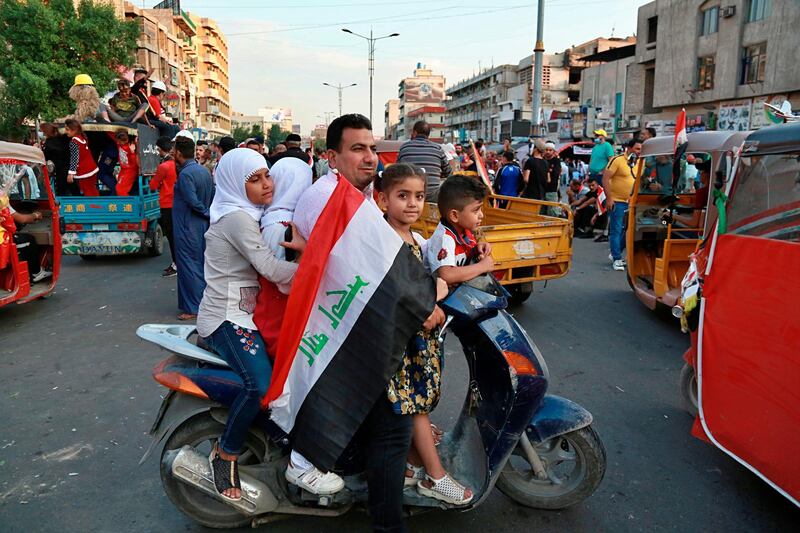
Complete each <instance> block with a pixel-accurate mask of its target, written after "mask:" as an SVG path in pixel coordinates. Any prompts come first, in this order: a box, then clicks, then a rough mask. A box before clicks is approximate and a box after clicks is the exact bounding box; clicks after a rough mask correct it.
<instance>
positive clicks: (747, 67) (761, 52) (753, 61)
mask: <svg viewBox="0 0 800 533" xmlns="http://www.w3.org/2000/svg"><path fill="white" fill-rule="evenodd" d="M743 52H744V53H743V54H742V81H741V84H742V85H745V84H748V83H758V82H762V81H764V68H765V67H766V65H767V43H759V44H754V45H751V46H746V47H745V48H744V50H743Z"/></svg>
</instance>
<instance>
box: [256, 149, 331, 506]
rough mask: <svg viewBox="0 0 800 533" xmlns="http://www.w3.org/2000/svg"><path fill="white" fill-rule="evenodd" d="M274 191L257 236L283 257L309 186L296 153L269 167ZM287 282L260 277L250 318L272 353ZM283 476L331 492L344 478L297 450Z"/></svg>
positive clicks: (304, 166)
mask: <svg viewBox="0 0 800 533" xmlns="http://www.w3.org/2000/svg"><path fill="white" fill-rule="evenodd" d="M270 175H271V176H272V180H273V183H274V184H275V194H274V196H273V198H272V203H271V204H270V206H269V208H268V209H267V211H266V212H265V213H264V216H263V217H261V236H262V238H263V240H264V242H265V243H266V244H267V246H268V247H269V248H270V249H271V250H272V251H273V252H275V255H276V256H277V257H279V258H281V259H285V258H286V249H285V248H283V247H282V246H281V244H280V243H281V242H283V241H284V240H285V238H286V230H287V228H289V227H291V226H290V225H289V223H290V222H291V220H292V215H293V214H294V208H295V206H296V205H297V201H298V200H299V199H300V195H301V194H303V192H304V191H305V190H306V189H308V188H309V187H311V181H312V171H311V167H310V166H309V165H308V163H306V162H305V161H303V160H301V159H298V158H296V157H284V158H283V159H280V160H279V161H278V162H277V163H275V164H274V165H273V166H272V168H271V169H270ZM289 289H290V286H289V285H288V284H282V283H274V282H272V281H271V280H268V279H264V278H262V279H261V291H260V292H259V293H258V305H257V306H256V311H255V314H254V322H255V323H256V325H257V326H258V329H259V331H260V332H261V334H262V336H263V338H264V340H265V341H266V343H267V351H268V353H269V354H270V355H272V356H274V355H275V349H276V345H277V342H278V334H279V333H280V330H281V324H282V323H283V313H284V311H285V309H286V301H287V296H286V295H287V294H288V293H289ZM286 479H287V480H288V481H289V482H290V483H294V484H295V485H298V486H300V487H302V488H304V489H305V490H307V491H309V492H312V493H314V494H334V493H336V492H338V491H340V490H341V489H342V488H344V480H343V479H342V478H341V477H339V476H338V475H336V474H335V473H333V472H323V471H321V470H319V469H318V468H316V467H315V466H314V465H313V464H311V462H309V461H308V460H307V459H306V458H305V457H303V456H302V455H300V454H299V453H297V452H295V451H292V455H291V458H290V460H289V466H288V467H287V469H286Z"/></svg>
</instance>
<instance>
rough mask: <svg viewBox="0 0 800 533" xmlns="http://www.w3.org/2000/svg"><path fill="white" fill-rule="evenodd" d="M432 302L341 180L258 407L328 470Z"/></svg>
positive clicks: (369, 208)
mask: <svg viewBox="0 0 800 533" xmlns="http://www.w3.org/2000/svg"><path fill="white" fill-rule="evenodd" d="M435 294H436V292H435V284H434V281H433V278H432V277H431V276H430V275H428V274H427V273H426V272H425V269H424V267H423V265H422V263H421V262H420V261H419V260H418V259H417V258H416V257H415V256H414V255H413V253H412V252H411V250H410V248H409V247H408V246H406V245H405V244H404V243H403V240H402V239H401V238H400V237H399V236H398V235H397V233H396V232H395V231H394V230H393V229H392V228H391V227H390V226H389V225H388V224H386V222H385V220H384V219H383V215H382V213H381V212H380V210H378V208H377V207H376V206H375V205H374V204H373V203H371V202H369V201H368V200H367V199H366V198H365V197H364V195H363V194H362V193H361V192H360V191H358V190H357V189H355V187H353V186H352V185H351V184H350V183H349V182H348V181H347V180H346V179H344V178H343V177H341V176H340V177H339V183H338V185H337V186H336V189H335V190H334V192H333V195H332V196H331V198H330V200H329V201H328V203H327V204H326V206H325V209H324V210H323V211H322V214H321V215H320V217H319V219H318V221H317V223H316V225H315V226H314V231H313V232H312V233H311V236H310V238H309V242H308V247H307V248H306V252H305V253H304V255H303V258H302V260H301V262H300V267H299V268H298V271H297V274H296V275H295V280H294V282H293V284H292V292H291V295H290V296H289V301H288V303H287V306H286V314H285V317H284V320H283V326H282V328H281V334H280V339H279V341H278V349H277V356H276V358H275V367H274V370H273V374H272V382H271V384H270V388H269V391H267V395H266V396H265V397H264V399H263V400H262V404H263V405H264V406H267V405H269V407H270V409H271V417H272V419H273V420H274V421H275V423H276V424H277V425H278V426H280V427H281V429H283V430H284V431H286V432H287V433H290V434H291V435H292V446H293V448H294V449H295V450H296V451H298V452H299V453H301V454H303V455H304V456H306V457H307V458H308V459H309V460H310V461H311V462H313V463H314V464H315V465H316V466H317V467H319V468H321V469H324V470H331V469H332V468H333V467H334V465H335V463H336V460H337V459H338V458H339V456H340V455H341V453H342V451H343V450H344V449H345V447H346V446H347V444H348V443H349V442H350V440H351V439H352V437H353V435H354V434H355V433H356V431H357V430H358V427H359V426H360V425H361V423H362V422H363V420H364V419H365V418H366V415H367V414H368V413H369V411H370V409H371V408H372V406H373V405H374V403H375V401H376V400H378V399H379V398H380V396H381V395H382V394H383V395H385V394H386V387H387V385H388V382H389V378H390V377H391V376H392V374H393V373H394V372H396V371H397V369H398V367H399V366H400V361H401V357H402V354H403V350H404V349H405V346H406V344H407V343H408V340H409V339H410V338H411V336H412V335H413V334H414V333H415V332H416V331H417V330H419V328H420V326H421V325H422V323H423V322H424V321H425V319H426V318H427V317H428V315H430V313H431V311H432V310H433V307H434V302H435Z"/></svg>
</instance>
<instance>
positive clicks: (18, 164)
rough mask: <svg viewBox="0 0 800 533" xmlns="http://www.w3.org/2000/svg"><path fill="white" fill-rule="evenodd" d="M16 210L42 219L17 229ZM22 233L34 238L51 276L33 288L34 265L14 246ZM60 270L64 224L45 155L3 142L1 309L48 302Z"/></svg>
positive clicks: (41, 262)
mask: <svg viewBox="0 0 800 533" xmlns="http://www.w3.org/2000/svg"><path fill="white" fill-rule="evenodd" d="M12 209H13V210H15V211H17V212H19V213H25V214H28V213H32V212H34V211H37V212H39V213H41V214H42V219H41V220H37V221H35V222H33V223H29V224H25V225H22V224H17V223H14V221H13V218H12V216H11V212H12ZM18 232H19V233H24V234H27V235H28V236H30V237H32V238H33V241H34V242H35V244H36V245H37V247H38V255H39V257H38V261H39V265H40V266H41V267H42V268H45V269H46V270H48V271H49V272H52V275H51V276H50V277H48V278H45V279H43V280H42V281H39V282H38V283H33V284H32V283H31V281H30V275H29V272H31V270H32V268H31V267H32V266H33V265H29V264H28V262H27V261H23V260H21V259H20V258H19V255H18V250H17V245H16V244H15V242H14V234H15V233H18ZM60 270H61V230H60V219H59V214H58V205H57V204H56V201H55V197H54V195H53V189H52V185H51V183H50V174H49V171H48V168H47V164H46V162H45V158H44V154H43V153H42V151H41V150H39V149H38V148H35V147H33V146H26V145H24V144H16V143H9V142H4V141H0V307H2V306H4V305H7V304H10V303H13V302H16V303H19V304H22V303H26V302H30V301H31V300H35V299H37V298H44V297H45V296H47V295H48V294H50V293H51V292H53V289H54V288H55V286H56V283H57V282H58V275H59V273H60ZM34 272H35V271H34Z"/></svg>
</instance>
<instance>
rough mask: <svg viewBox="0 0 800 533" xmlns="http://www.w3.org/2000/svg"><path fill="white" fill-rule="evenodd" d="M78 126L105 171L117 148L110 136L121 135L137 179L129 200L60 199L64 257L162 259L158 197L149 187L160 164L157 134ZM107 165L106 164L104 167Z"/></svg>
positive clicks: (146, 129)
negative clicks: (131, 148)
mask: <svg viewBox="0 0 800 533" xmlns="http://www.w3.org/2000/svg"><path fill="white" fill-rule="evenodd" d="M82 127H83V131H84V133H85V134H86V137H87V139H88V140H89V148H90V149H91V151H92V154H93V155H94V157H95V160H98V161H102V162H103V163H102V164H106V165H107V166H108V167H109V168H108V171H109V172H110V171H113V168H114V166H115V165H116V156H115V155H113V154H114V152H115V148H116V145H115V144H114V141H113V140H112V139H111V138H110V136H109V134H111V135H113V134H115V133H116V132H118V131H120V130H124V131H125V132H126V133H127V134H128V136H129V137H130V138H131V139H132V140H133V141H134V143H135V145H136V152H137V155H138V159H139V176H138V178H137V183H136V186H135V187H134V189H133V190H132V191H131V194H130V195H129V196H116V195H115V194H114V191H107V192H108V195H106V194H103V193H102V192H101V196H92V197H85V196H59V198H58V201H59V204H60V206H61V216H62V217H63V219H64V225H65V231H64V232H63V237H62V241H63V243H62V244H63V250H64V254H67V255H78V256H80V257H81V258H83V259H91V258H94V257H96V256H105V255H128V254H141V255H145V256H152V257H154V256H159V255H161V254H162V252H163V250H164V231H163V230H162V228H161V226H160V225H159V223H158V219H159V217H160V215H161V209H160V208H159V204H158V192H157V191H151V190H150V187H149V183H150V179H151V178H152V176H153V175H154V174H155V172H156V168H157V167H158V163H159V157H158V150H157V149H156V141H157V140H158V130H156V129H155V128H152V127H150V126H146V125H142V124H128V123H111V124H105V123H103V124H101V123H97V124H82ZM61 131H62V132H63V126H62V128H61ZM109 148H111V152H109V151H108V149H109ZM109 153H110V154H111V155H108V154H109ZM106 160H110V163H105V161H106ZM91 179H94V178H91ZM101 187H102V184H101Z"/></svg>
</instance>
